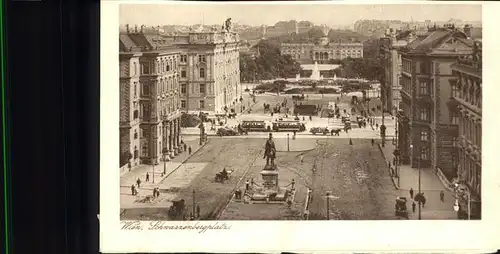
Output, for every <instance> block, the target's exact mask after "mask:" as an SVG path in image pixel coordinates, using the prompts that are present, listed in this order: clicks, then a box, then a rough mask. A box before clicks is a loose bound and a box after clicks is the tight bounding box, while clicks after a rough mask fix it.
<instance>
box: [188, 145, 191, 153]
mask: <svg viewBox="0 0 500 254" xmlns="http://www.w3.org/2000/svg"><path fill="white" fill-rule="evenodd" d="M188 150H189V155H191V146H189V147H188Z"/></svg>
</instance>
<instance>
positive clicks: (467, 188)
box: [453, 183, 471, 220]
mask: <svg viewBox="0 0 500 254" xmlns="http://www.w3.org/2000/svg"><path fill="white" fill-rule="evenodd" d="M459 186H460V187H464V188H465V195H467V218H468V220H470V210H471V209H470V206H471V205H470V203H471V200H470V199H471V198H470V189H469V187H468V186H467V185H465V184H461V185H459V184H458V183H455V192H456V194H457V196H459V194H460V193H459V188H458V187H459ZM455 205H456V206H457V207H458V209H455V206H453V209H455V211H457V212H458V210H459V208H460V206H458V199H456V200H455Z"/></svg>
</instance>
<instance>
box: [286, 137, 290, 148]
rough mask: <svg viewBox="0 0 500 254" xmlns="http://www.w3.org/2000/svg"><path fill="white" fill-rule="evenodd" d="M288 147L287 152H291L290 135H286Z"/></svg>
mask: <svg viewBox="0 0 500 254" xmlns="http://www.w3.org/2000/svg"><path fill="white" fill-rule="evenodd" d="M286 146H287V150H288V151H289V152H290V133H287V134H286Z"/></svg>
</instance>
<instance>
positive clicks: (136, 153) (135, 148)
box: [134, 146, 139, 159]
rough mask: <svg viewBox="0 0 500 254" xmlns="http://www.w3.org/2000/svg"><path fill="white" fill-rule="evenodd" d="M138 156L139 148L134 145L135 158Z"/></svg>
mask: <svg viewBox="0 0 500 254" xmlns="http://www.w3.org/2000/svg"><path fill="white" fill-rule="evenodd" d="M137 156H139V151H138V150H137V146H134V159H137Z"/></svg>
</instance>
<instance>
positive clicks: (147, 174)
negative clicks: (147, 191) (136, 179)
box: [146, 172, 149, 182]
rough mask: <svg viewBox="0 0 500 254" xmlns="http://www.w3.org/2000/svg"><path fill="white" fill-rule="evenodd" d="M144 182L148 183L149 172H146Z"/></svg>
mask: <svg viewBox="0 0 500 254" xmlns="http://www.w3.org/2000/svg"><path fill="white" fill-rule="evenodd" d="M146 182H149V172H146Z"/></svg>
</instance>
